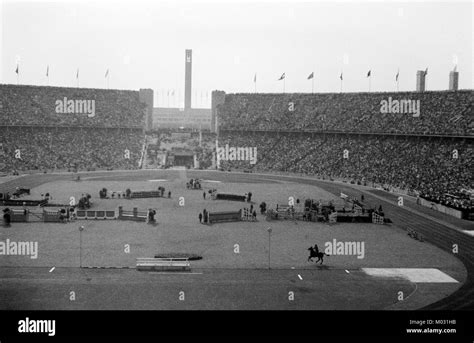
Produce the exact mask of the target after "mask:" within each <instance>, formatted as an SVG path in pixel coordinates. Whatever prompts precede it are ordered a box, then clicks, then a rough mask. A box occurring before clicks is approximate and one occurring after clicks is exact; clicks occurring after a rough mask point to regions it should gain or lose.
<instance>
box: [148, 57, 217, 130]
mask: <svg viewBox="0 0 474 343" xmlns="http://www.w3.org/2000/svg"><path fill="white" fill-rule="evenodd" d="M192 56H193V51H192V50H190V49H186V51H185V60H184V67H185V79H184V108H173V107H155V108H153V129H179V128H184V129H195V130H199V129H202V130H205V131H210V130H211V117H212V110H211V109H210V108H191V94H192V65H193V60H192Z"/></svg>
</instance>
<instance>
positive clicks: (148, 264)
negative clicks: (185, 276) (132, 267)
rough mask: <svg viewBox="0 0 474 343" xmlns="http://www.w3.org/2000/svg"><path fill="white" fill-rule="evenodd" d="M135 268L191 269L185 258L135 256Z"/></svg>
mask: <svg viewBox="0 0 474 343" xmlns="http://www.w3.org/2000/svg"><path fill="white" fill-rule="evenodd" d="M137 270H139V271H160V272H164V271H175V272H184V271H186V272H187V271H191V264H190V263H189V260H188V259H187V258H153V257H139V258H137Z"/></svg>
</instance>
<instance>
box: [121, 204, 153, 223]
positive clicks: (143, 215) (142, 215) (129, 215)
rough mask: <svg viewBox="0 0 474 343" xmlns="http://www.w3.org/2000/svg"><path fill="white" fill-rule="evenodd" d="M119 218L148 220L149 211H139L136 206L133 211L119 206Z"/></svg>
mask: <svg viewBox="0 0 474 343" xmlns="http://www.w3.org/2000/svg"><path fill="white" fill-rule="evenodd" d="M118 219H120V220H133V221H137V222H146V219H147V212H139V211H138V209H137V208H136V207H134V208H133V210H132V211H124V210H123V208H122V206H119V213H118Z"/></svg>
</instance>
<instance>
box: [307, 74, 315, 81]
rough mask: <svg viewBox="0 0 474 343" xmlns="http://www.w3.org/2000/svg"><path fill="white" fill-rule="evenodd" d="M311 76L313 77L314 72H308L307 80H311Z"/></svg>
mask: <svg viewBox="0 0 474 343" xmlns="http://www.w3.org/2000/svg"><path fill="white" fill-rule="evenodd" d="M313 77H314V72H311V74H309V76H308V80H311V79H312V78H313Z"/></svg>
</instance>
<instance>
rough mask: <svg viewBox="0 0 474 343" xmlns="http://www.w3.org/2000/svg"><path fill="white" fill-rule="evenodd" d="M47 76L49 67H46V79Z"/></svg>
mask: <svg viewBox="0 0 474 343" xmlns="http://www.w3.org/2000/svg"><path fill="white" fill-rule="evenodd" d="M48 76H49V65H48V66H47V67H46V77H48Z"/></svg>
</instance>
